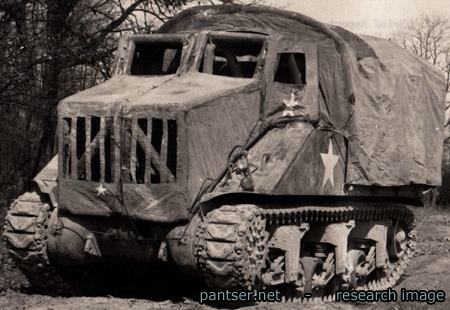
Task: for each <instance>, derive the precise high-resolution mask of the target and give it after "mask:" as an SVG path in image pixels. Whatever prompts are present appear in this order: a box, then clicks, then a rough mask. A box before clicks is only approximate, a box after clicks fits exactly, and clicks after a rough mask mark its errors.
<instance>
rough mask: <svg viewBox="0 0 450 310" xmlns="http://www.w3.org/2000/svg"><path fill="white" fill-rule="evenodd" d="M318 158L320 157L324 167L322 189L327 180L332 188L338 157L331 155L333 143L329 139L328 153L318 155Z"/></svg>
mask: <svg viewBox="0 0 450 310" xmlns="http://www.w3.org/2000/svg"><path fill="white" fill-rule="evenodd" d="M320 156H321V157H322V161H323V165H324V166H325V175H324V177H323V184H322V188H323V187H325V184H327V182H328V180H330V183H331V187H333V188H334V167H335V166H336V164H337V162H338V161H339V156H338V155H334V154H333V143H332V142H331V139H330V144H329V146H328V153H320Z"/></svg>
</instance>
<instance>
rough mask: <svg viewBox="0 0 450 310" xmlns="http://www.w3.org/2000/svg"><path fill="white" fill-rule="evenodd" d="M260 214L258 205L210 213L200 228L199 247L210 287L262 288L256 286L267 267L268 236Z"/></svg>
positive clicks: (226, 208) (199, 262)
mask: <svg viewBox="0 0 450 310" xmlns="http://www.w3.org/2000/svg"><path fill="white" fill-rule="evenodd" d="M257 210H258V208H257V207H255V206H254V205H239V207H236V206H223V207H221V208H219V209H216V210H213V211H211V212H210V213H208V214H207V218H206V221H203V222H202V223H201V224H200V229H199V230H198V231H197V232H198V234H197V238H196V244H195V247H196V253H197V257H198V264H199V268H200V270H201V272H202V274H203V276H204V278H205V280H206V283H207V284H208V286H209V287H215V288H228V289H235V290H253V289H257V288H258V287H254V283H255V282H256V283H258V281H259V278H260V277H261V269H262V268H263V267H264V266H263V265H264V264H265V260H266V256H267V248H266V247H265V244H266V243H267V238H268V233H267V232H266V231H265V226H266V225H265V224H266V223H265V220H264V219H263V218H262V216H261V215H260V214H258V213H257ZM247 223H249V224H247ZM249 262H250V263H249Z"/></svg>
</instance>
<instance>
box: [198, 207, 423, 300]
mask: <svg viewBox="0 0 450 310" xmlns="http://www.w3.org/2000/svg"><path fill="white" fill-rule="evenodd" d="M386 219H392V220H398V221H399V222H400V223H402V225H404V226H405V227H407V230H408V241H407V243H406V249H405V251H404V253H403V255H402V256H401V257H400V258H399V259H398V260H397V261H395V262H391V263H390V264H389V267H388V268H387V270H385V274H384V275H383V277H382V278H376V279H373V280H370V281H369V282H368V283H366V284H365V285H364V286H363V287H358V288H356V289H358V290H368V289H370V290H384V289H387V288H388V287H392V286H394V285H395V283H397V282H398V280H399V279H400V277H401V276H402V274H403V272H404V271H405V269H406V267H407V265H408V263H409V262H410V260H411V259H412V257H413V256H414V252H415V243H416V231H415V222H414V213H413V212H412V211H410V210H409V209H408V208H407V207H406V206H404V205H398V204H394V203H386V202H383V203H381V202H380V203H372V204H371V206H369V207H368V206H367V205H366V204H362V203H352V204H351V205H347V206H341V207H336V206H303V207H296V208H276V209H274V208H272V209H263V208H258V207H256V206H254V205H237V206H229V205H226V206H222V207H220V208H218V209H215V210H212V211H211V212H209V213H208V214H207V215H206V216H205V217H204V220H203V222H202V223H201V224H200V226H199V229H198V231H197V240H196V255H197V258H198V262H199V265H198V266H199V269H200V272H201V273H202V275H203V276H204V277H205V279H206V282H207V284H208V286H209V287H211V288H219V289H223V288H227V289H235V290H255V289H259V288H260V287H258V286H257V285H256V286H255V285H252V284H251V283H252V282H251V281H252V280H253V279H255V278H257V277H260V276H261V274H260V273H261V271H259V272H257V271H253V273H251V274H252V277H249V276H248V275H249V273H248V272H247V270H249V269H250V268H249V267H248V266H247V265H248V264H249V263H248V261H245V258H246V256H249V257H253V256H254V258H258V259H259V261H257V266H260V267H262V268H264V267H265V262H264V260H265V259H266V257H267V249H266V248H265V244H264V242H265V241H267V238H268V235H267V232H266V231H265V229H266V227H265V226H266V225H267V226H272V225H296V224H297V225H299V224H300V223H305V222H322V223H337V222H343V221H350V220H356V221H358V220H359V221H371V220H386ZM245 221H249V222H250V225H248V226H249V227H251V226H252V225H253V223H257V224H258V226H256V227H257V228H256V229H254V230H253V231H251V233H250V234H251V235H252V237H253V238H254V239H255V240H256V241H258V242H254V243H250V242H246V240H247V239H246V237H245V236H248V235H249V232H247V233H245V232H242V229H243V228H242V227H243V226H244V224H245ZM235 227H239V228H235ZM249 229H250V228H249ZM250 241H251V240H250ZM249 244H252V245H253V244H254V245H257V248H258V251H257V252H256V254H258V255H252V253H254V252H251V251H250V252H249V251H248V249H247V248H251V246H248V245H249ZM246 245H247V248H245V246H246ZM233 246H234V250H233ZM241 253H246V255H241ZM253 261H254V260H253ZM230 284H231V285H230ZM334 300H335V296H334V294H332V295H328V296H322V297H316V298H309V299H306V298H300V297H298V296H294V295H289V293H288V294H287V295H286V294H285V295H284V296H283V301H285V302H301V303H322V302H330V301H334Z"/></svg>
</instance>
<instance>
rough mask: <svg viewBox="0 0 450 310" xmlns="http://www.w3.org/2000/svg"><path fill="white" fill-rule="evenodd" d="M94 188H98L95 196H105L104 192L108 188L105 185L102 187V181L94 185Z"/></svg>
mask: <svg viewBox="0 0 450 310" xmlns="http://www.w3.org/2000/svg"><path fill="white" fill-rule="evenodd" d="M95 189H96V190H98V194H97V196H100V195H103V196H105V192H106V191H107V190H108V189H107V188H106V187H103V185H102V183H100V186H99V187H96V188H95Z"/></svg>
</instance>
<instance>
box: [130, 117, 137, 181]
mask: <svg viewBox="0 0 450 310" xmlns="http://www.w3.org/2000/svg"><path fill="white" fill-rule="evenodd" d="M138 128H139V124H138V122H137V119H136V118H133V119H132V120H131V154H130V174H131V183H136V161H137V158H136V148H137V135H138Z"/></svg>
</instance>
